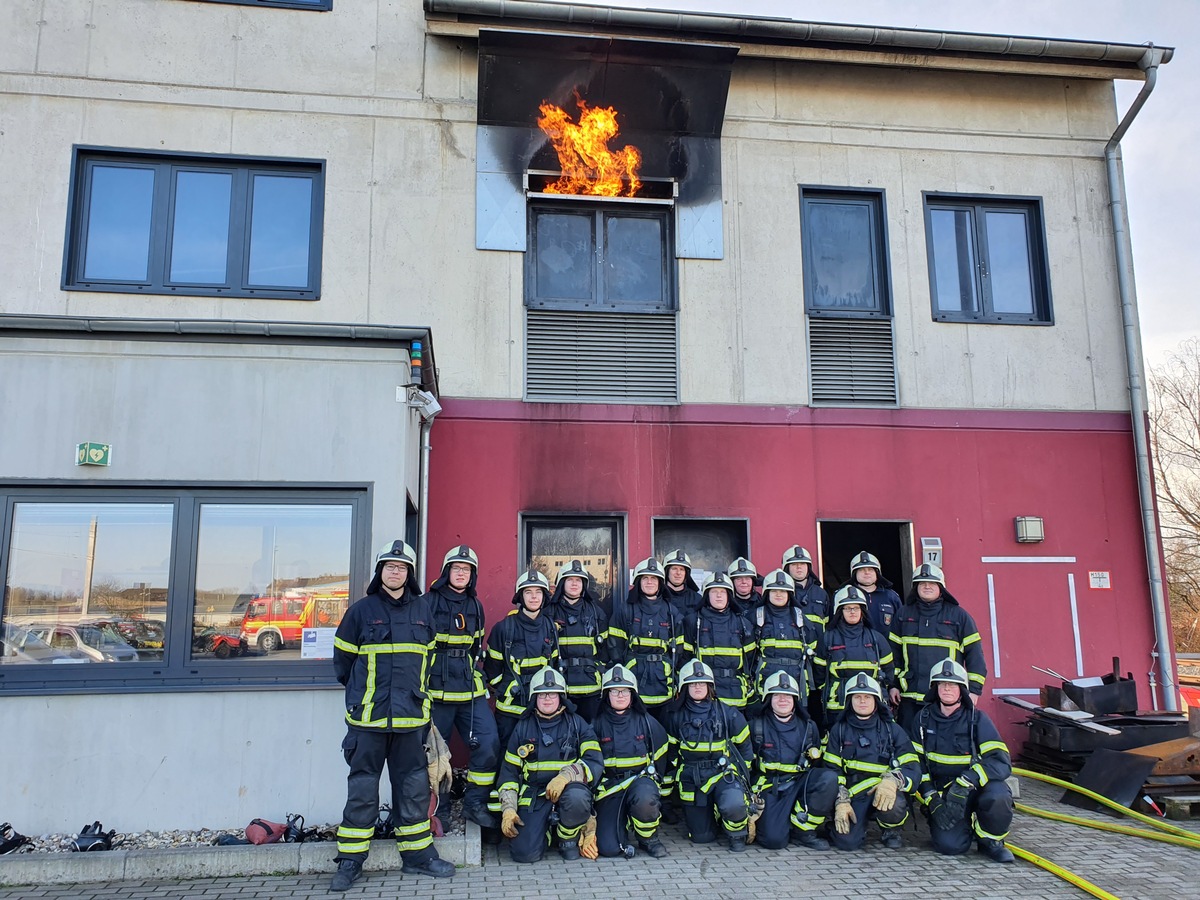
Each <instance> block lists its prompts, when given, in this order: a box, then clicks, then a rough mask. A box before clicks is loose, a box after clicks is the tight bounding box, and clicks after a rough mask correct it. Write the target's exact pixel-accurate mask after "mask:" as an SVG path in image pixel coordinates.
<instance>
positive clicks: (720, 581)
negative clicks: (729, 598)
mask: <svg viewBox="0 0 1200 900" xmlns="http://www.w3.org/2000/svg"><path fill="white" fill-rule="evenodd" d="M713 588H724V589H725V590H727V591H729V592H730V593H732V592H733V581H731V580H730V578H729V576H728V575H726V574H725V573H724V572H713V573H712V574H711V575H709V576H708V577H707V578H705V579H704V587H702V588H701V589H700V593H701V594H703V595H704V596H705V597H707V596H708V592H709V591H711V590H712V589H713Z"/></svg>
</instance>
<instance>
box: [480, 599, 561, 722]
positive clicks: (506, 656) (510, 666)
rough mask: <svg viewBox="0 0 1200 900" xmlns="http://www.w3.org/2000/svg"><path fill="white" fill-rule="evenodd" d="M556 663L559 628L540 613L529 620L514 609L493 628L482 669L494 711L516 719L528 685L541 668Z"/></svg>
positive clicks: (525, 700)
mask: <svg viewBox="0 0 1200 900" xmlns="http://www.w3.org/2000/svg"><path fill="white" fill-rule="evenodd" d="M557 664H558V628H557V627H556V626H555V624H554V620H553V619H552V618H550V616H549V615H548V614H547V613H546V612H544V611H542V612H539V614H538V616H537V618H535V619H531V618H530V617H529V616H527V615H525V613H524V612H522V611H521V610H519V609H518V610H515V611H513V612H511V613H509V614H508V615H507V616H505V617H504V618H503V619H501V620H500V621H499V622H497V623H496V624H495V625H494V626H493V627H492V633H491V634H490V635H488V650H487V659H486V661H485V662H484V665H483V670H484V674H485V675H487V679H488V684H489V685H491V688H492V695H493V696H494V697H495V698H496V712H499V713H507V714H508V715H510V716H519V715H521V714H522V713H523V712H525V707H526V705H527V704H528V703H529V682H530V681H531V680H532V678H533V675H534V673H535V672H536V671H537V670H538V669H540V668H542V666H557Z"/></svg>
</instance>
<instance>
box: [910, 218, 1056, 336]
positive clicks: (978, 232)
mask: <svg viewBox="0 0 1200 900" xmlns="http://www.w3.org/2000/svg"><path fill="white" fill-rule="evenodd" d="M925 234H926V241H927V244H928V252H929V280H930V285H931V293H932V295H933V318H934V319H935V320H937V321H940V322H999V323H1009V324H1039V323H1040V324H1049V323H1051V322H1052V321H1053V317H1052V315H1051V308H1050V279H1049V267H1048V264H1047V260H1046V240H1045V232H1044V229H1043V225H1042V214H1041V202H1040V201H1039V200H1036V199H1009V198H990V197H989V198H973V197H957V196H946V195H942V194H928V195H926V198H925Z"/></svg>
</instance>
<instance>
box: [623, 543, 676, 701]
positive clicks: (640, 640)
mask: <svg viewBox="0 0 1200 900" xmlns="http://www.w3.org/2000/svg"><path fill="white" fill-rule="evenodd" d="M665 583H666V575H665V573H664V572H663V569H662V566H660V565H659V564H658V560H656V559H654V558H653V557H650V558H649V559H643V560H642V561H641V562H640V563H638V564H637V566H636V567H635V568H634V570H633V585H632V587H630V589H629V596H628V598H627V599H626V601H625V605H624V606H622V607H621V608H620V610H619V611H618V612H617V613H616V614H615V616H614V618H613V621H612V622H611V623H610V625H609V628H608V637H609V659H610V660H611V661H612V662H614V663H620V664H621V665H623V666H625V667H626V668H628V669H629V670H630V671H632V672H633V674H634V675H635V676H636V677H637V680H638V684H639V685H640V686H641V691H640V696H641V698H642V702H643V703H644V704H645V705H646V709H648V710H649V711H650V715H652V716H654V717H655V718H658V719H659V722H662V721H663V720H662V718H661V717H660V716H661V714H662V708H663V706H664V705H665V704H666V703H667V702H668V701H669V700H670V699H671V698H672V696H673V695H674V692H675V670H676V664H677V662H678V660H679V653H680V650H681V649H682V644H683V619H682V617H681V616H680V615H679V613H678V612H677V611H676V610H675V608H674V607H672V606H671V604H670V603H668V602H667V599H666V597H665V593H666V591H665V590H664V588H663V585H664V584H665ZM664 724H665V723H664Z"/></svg>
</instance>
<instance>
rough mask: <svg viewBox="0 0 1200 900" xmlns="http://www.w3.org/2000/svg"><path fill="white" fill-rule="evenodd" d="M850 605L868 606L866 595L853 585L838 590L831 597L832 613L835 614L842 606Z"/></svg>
mask: <svg viewBox="0 0 1200 900" xmlns="http://www.w3.org/2000/svg"><path fill="white" fill-rule="evenodd" d="M852 604H858V605H859V606H868V605H869V604H868V603H867V595H866V594H864V593H863V592H862V591H861V590H859V589H858V588H857V587H856V586H854V585H853V584H848V585H846V586H845V587H843V588H838V592H837V593H836V594H834V595H833V611H834V612H837V611H838V610H839V609H841V608H842V607H843V606H850V605H852Z"/></svg>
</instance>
